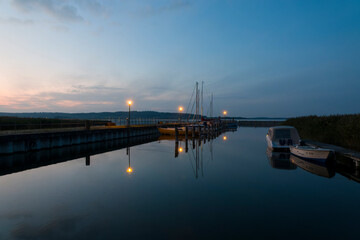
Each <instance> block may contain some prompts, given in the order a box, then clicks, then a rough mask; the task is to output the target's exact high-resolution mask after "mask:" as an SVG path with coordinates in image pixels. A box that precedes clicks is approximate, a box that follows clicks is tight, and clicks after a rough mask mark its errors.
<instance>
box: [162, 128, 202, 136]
mask: <svg viewBox="0 0 360 240" xmlns="http://www.w3.org/2000/svg"><path fill="white" fill-rule="evenodd" d="M158 129H159V132H160V133H161V134H163V135H175V128H161V127H159V128H158ZM192 131H193V130H192V128H189V129H188V134H189V136H191V135H192ZM198 133H199V131H198V130H195V134H198ZM178 134H179V135H185V127H179V128H178Z"/></svg>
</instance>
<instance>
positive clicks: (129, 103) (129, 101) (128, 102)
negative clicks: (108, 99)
mask: <svg viewBox="0 0 360 240" xmlns="http://www.w3.org/2000/svg"><path fill="white" fill-rule="evenodd" d="M132 103H133V102H132V101H131V100H128V101H127V104H128V105H129V122H128V126H129V127H130V106H131V104H132Z"/></svg>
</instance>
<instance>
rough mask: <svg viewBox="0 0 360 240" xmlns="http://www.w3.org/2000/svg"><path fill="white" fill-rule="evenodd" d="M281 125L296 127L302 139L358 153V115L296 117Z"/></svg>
mask: <svg viewBox="0 0 360 240" xmlns="http://www.w3.org/2000/svg"><path fill="white" fill-rule="evenodd" d="M283 125H290V126H294V127H296V128H297V130H298V131H299V134H300V137H301V138H302V139H310V140H315V141H319V142H324V143H328V144H333V145H338V146H342V147H345V148H350V149H354V150H358V151H360V114H348V115H331V116H306V117H297V118H290V119H288V120H286V121H285V122H284V123H283Z"/></svg>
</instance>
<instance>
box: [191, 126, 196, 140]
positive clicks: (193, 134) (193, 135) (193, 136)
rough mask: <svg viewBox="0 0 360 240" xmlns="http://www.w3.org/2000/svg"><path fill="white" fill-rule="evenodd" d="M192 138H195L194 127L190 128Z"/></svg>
mask: <svg viewBox="0 0 360 240" xmlns="http://www.w3.org/2000/svg"><path fill="white" fill-rule="evenodd" d="M192 138H193V139H194V138H195V126H192Z"/></svg>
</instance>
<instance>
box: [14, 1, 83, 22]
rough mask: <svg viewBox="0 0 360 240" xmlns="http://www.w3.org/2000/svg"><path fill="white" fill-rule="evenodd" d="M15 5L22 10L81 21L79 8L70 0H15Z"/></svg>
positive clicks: (60, 18) (66, 19)
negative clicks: (69, 0)
mask: <svg viewBox="0 0 360 240" xmlns="http://www.w3.org/2000/svg"><path fill="white" fill-rule="evenodd" d="M12 3H13V5H14V6H15V7H16V8H17V9H18V10H20V11H22V12H32V11H41V12H43V13H45V14H47V15H49V16H52V17H54V18H57V19H59V20H65V21H71V22H81V21H83V20H84V18H83V17H82V16H80V15H79V13H78V9H77V8H76V7H75V5H73V4H69V2H68V1H57V0H47V1H46V0H13V1H12Z"/></svg>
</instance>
